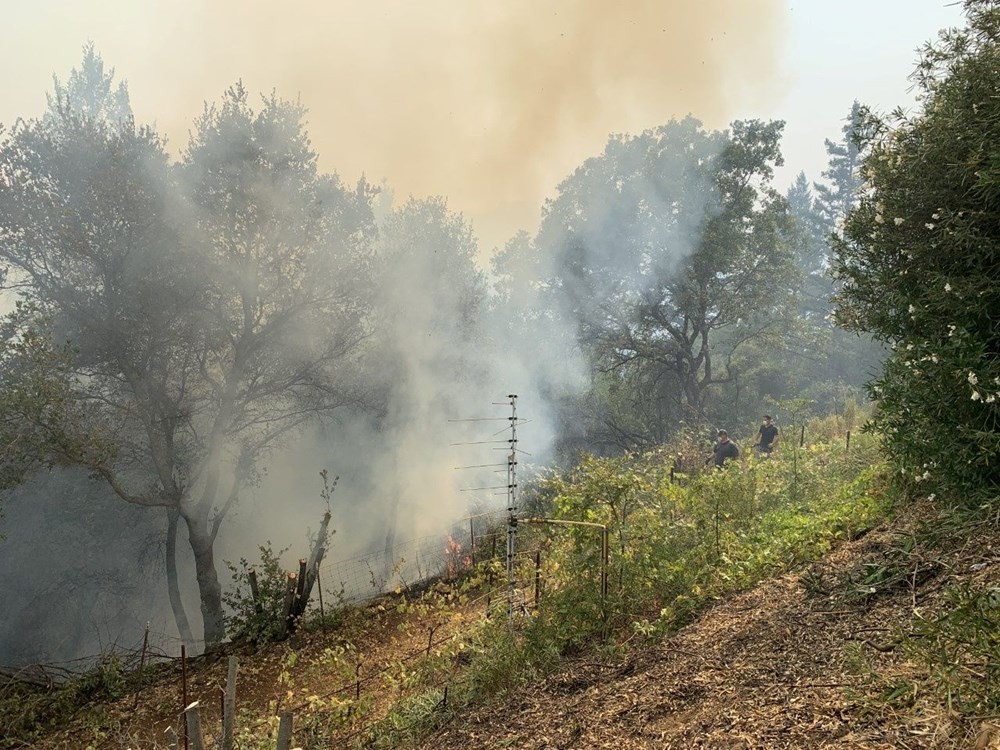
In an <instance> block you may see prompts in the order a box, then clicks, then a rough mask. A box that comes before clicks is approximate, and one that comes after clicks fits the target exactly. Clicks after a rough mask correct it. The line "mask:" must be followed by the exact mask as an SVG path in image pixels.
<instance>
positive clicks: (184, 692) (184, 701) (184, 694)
mask: <svg viewBox="0 0 1000 750" xmlns="http://www.w3.org/2000/svg"><path fill="white" fill-rule="evenodd" d="M187 665H188V662H187V648H186V646H185V645H184V644H183V643H182V644H181V705H182V708H181V717H182V718H183V717H184V712H185V711H187V707H188V679H187V676H188V667H187ZM181 731H183V732H184V750H188V730H187V724H186V721H181Z"/></svg>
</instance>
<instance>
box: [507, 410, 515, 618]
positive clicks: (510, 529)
mask: <svg viewBox="0 0 1000 750" xmlns="http://www.w3.org/2000/svg"><path fill="white" fill-rule="evenodd" d="M508 398H510V454H509V455H508V457H507V584H508V593H507V618H508V619H509V620H513V618H514V585H515V582H514V554H515V550H516V543H517V395H516V394H514V393H511V394H509V395H508Z"/></svg>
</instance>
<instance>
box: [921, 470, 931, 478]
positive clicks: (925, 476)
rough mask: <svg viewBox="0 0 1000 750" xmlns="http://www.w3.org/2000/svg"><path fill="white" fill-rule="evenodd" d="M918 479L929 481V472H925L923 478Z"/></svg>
mask: <svg viewBox="0 0 1000 750" xmlns="http://www.w3.org/2000/svg"><path fill="white" fill-rule="evenodd" d="M920 478H921V479H930V478H931V473H930V472H929V471H925V472H924V473H923V476H921V477H920Z"/></svg>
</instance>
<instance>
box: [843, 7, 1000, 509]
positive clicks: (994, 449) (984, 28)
mask: <svg viewBox="0 0 1000 750" xmlns="http://www.w3.org/2000/svg"><path fill="white" fill-rule="evenodd" d="M965 10H966V14H967V16H968V26H967V28H965V29H961V30H951V31H948V32H942V34H941V35H940V38H939V39H938V41H937V42H936V43H933V44H929V45H927V46H926V48H925V49H924V50H923V52H922V55H921V60H920V63H919V65H918V67H917V71H916V74H915V76H914V79H915V82H916V85H917V87H918V88H919V89H920V92H921V95H922V102H923V105H922V109H921V110H920V111H919V112H917V113H915V114H913V115H912V116H906V115H904V114H903V113H902V112H900V111H897V112H896V113H894V114H892V115H891V116H889V117H886V118H880V117H876V116H874V115H871V114H869V115H867V117H866V125H867V126H868V128H869V129H870V137H869V139H868V141H867V143H866V149H865V154H864V161H863V166H862V177H863V178H864V181H865V186H866V187H865V192H864V193H863V195H862V198H861V200H860V202H859V204H858V205H857V206H856V207H855V208H854V210H853V211H852V212H851V214H850V216H849V218H848V220H847V223H846V227H845V236H844V238H843V240H842V241H840V242H839V243H838V244H837V249H836V271H837V273H838V274H839V276H840V278H841V280H842V283H843V287H842V289H841V291H840V294H839V307H838V310H837V316H838V319H839V320H840V321H841V322H842V323H843V324H844V325H846V326H848V327H850V328H852V329H853V330H860V331H869V332H871V333H873V334H874V335H875V336H876V337H877V338H878V339H880V340H882V341H884V342H886V343H888V344H890V345H891V346H892V349H893V351H892V353H891V355H890V356H889V358H888V359H887V361H886V363H885V369H884V371H883V373H882V374H881V376H880V377H878V378H877V379H876V380H875V381H874V382H873V383H872V384H871V387H870V391H871V395H872V397H873V398H874V399H877V402H878V408H877V411H876V416H875V419H874V425H875V427H876V428H877V429H879V430H880V431H881V433H882V435H883V440H884V443H885V447H886V450H887V451H888V453H889V454H890V455H891V456H893V457H894V458H895V459H896V461H897V462H898V465H899V467H900V469H901V470H902V471H903V472H904V474H905V475H906V476H907V477H908V478H910V479H911V480H913V481H917V482H926V483H927V484H926V485H924V486H929V487H935V488H938V489H939V490H946V491H948V492H949V493H950V494H952V495H953V496H954V497H955V498H960V499H961V500H963V501H965V502H969V503H973V504H976V503H979V502H989V503H994V502H995V496H996V487H997V485H998V484H1000V468H998V466H1000V464H998V462H997V457H998V455H1000V431H998V429H997V426H998V417H1000V412H998V403H1000V333H998V329H997V326H996V314H995V311H996V310H997V309H1000V287H998V286H997V284H996V279H997V278H998V276H1000V226H998V224H997V220H996V217H997V206H998V205H1000V179H998V171H997V166H996V165H997V164H998V163H1000V145H998V144H1000V100H998V99H997V97H996V91H997V89H998V87H1000V3H997V2H996V0H967V2H966V3H965Z"/></svg>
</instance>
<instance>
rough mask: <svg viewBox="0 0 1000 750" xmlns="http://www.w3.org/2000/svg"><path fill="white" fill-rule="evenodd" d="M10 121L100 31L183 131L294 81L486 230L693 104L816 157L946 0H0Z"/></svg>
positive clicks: (942, 20)
mask: <svg viewBox="0 0 1000 750" xmlns="http://www.w3.org/2000/svg"><path fill="white" fill-rule="evenodd" d="M0 4H2V5H3V18H4V31H5V33H4V44H3V45H2V46H0V123H4V124H8V125H9V124H10V123H11V122H12V121H13V120H15V119H16V118H17V117H30V116H34V115H37V114H39V113H40V112H41V110H42V108H43V107H44V104H45V92H46V91H49V90H51V86H52V79H51V76H52V74H53V73H56V74H58V75H59V76H60V77H62V78H65V77H66V75H67V74H68V72H69V70H70V69H71V68H72V67H73V66H74V65H77V64H78V62H79V59H80V54H81V47H82V45H83V44H84V43H85V42H86V41H88V40H92V41H93V42H94V43H95V44H96V46H97V49H98V51H99V52H100V53H101V54H102V56H103V57H104V60H105V62H106V63H107V64H108V65H110V66H114V67H115V68H116V70H117V73H118V75H119V76H120V77H124V78H125V79H127V80H128V83H129V88H130V93H131V97H132V103H133V108H134V109H135V111H136V114H137V116H138V118H139V119H140V120H142V121H147V122H148V121H153V120H155V121H156V123H157V125H158V127H159V128H160V130H161V131H162V132H164V133H166V134H167V136H168V138H169V141H170V145H171V148H172V149H174V150H175V151H176V150H179V149H180V148H182V147H183V145H184V143H185V141H186V139H187V130H188V127H189V123H190V122H191V120H192V119H193V117H194V116H195V115H197V114H198V112H199V111H200V109H201V107H202V104H203V102H204V101H206V100H208V101H212V100H216V99H218V97H219V95H220V93H221V92H222V91H223V90H224V89H225V88H226V87H227V86H228V85H230V84H232V83H233V82H235V81H236V80H237V79H241V78H242V79H243V81H244V82H245V83H246V85H247V86H248V87H249V88H250V89H251V90H253V91H271V90H272V89H275V90H277V92H278V94H279V95H281V96H284V97H287V98H297V97H298V98H301V101H302V102H303V104H305V105H306V107H308V109H309V111H310V114H309V116H308V120H309V130H310V133H311V136H312V140H313V142H314V145H315V146H316V148H317V150H318V151H319V153H320V157H321V165H322V166H323V168H324V169H327V170H335V171H337V172H339V173H340V174H341V175H342V176H343V177H344V178H346V179H348V180H352V181H353V180H354V179H356V178H357V177H358V176H359V175H360V174H361V173H362V172H364V173H366V174H367V175H368V177H369V179H371V180H373V181H376V182H378V181H381V180H382V179H386V180H387V181H388V182H389V184H390V185H392V186H393V187H394V188H395V190H396V193H397V196H400V197H402V196H405V195H406V194H408V193H413V194H415V195H418V196H419V195H428V194H440V195H447V196H448V198H449V202H450V205H451V206H452V207H453V208H455V209H457V210H460V211H463V212H464V213H465V214H466V215H467V216H469V217H470V218H471V219H472V220H473V221H474V222H475V225H476V229H477V232H478V233H479V235H480V236H481V238H482V239H483V241H484V242H485V243H486V244H488V245H493V244H497V243H501V242H502V241H503V240H504V239H505V238H506V237H507V236H509V235H510V234H511V233H512V232H513V231H514V230H515V229H517V228H519V227H525V228H529V229H532V228H534V224H535V222H536V221H537V217H538V212H539V208H540V205H541V201H542V200H543V198H544V197H545V196H546V195H550V194H551V193H552V190H553V188H554V186H555V185H556V184H557V183H558V182H559V180H560V179H562V178H563V177H564V176H566V175H567V174H568V173H569V172H570V171H571V170H572V169H573V168H574V167H575V166H576V165H578V164H579V163H580V162H581V161H582V160H583V159H584V158H586V157H587V156H589V155H592V154H595V153H598V152H599V151H600V150H601V149H602V147H603V145H604V142H605V140H606V138H607V135H608V134H609V133H610V132H637V131H640V130H642V129H643V128H646V127H651V126H654V125H656V124H659V123H662V122H664V121H666V120H667V119H669V118H670V117H671V116H683V115H685V114H687V113H688V112H691V113H693V114H694V115H696V116H697V117H699V118H701V119H702V120H704V121H705V122H706V124H708V125H710V126H712V127H721V126H724V125H725V124H727V123H728V122H729V121H731V120H732V119H736V118H740V117H749V116H754V117H778V118H782V119H785V120H786V121H787V123H788V125H787V130H786V140H785V143H784V150H785V155H786V160H787V161H788V163H789V166H788V167H786V169H785V170H783V171H782V172H781V173H780V178H781V180H782V182H784V183H787V182H788V181H790V179H791V178H792V176H793V175H794V173H795V172H797V171H798V170H800V169H804V170H805V171H806V172H807V174H809V176H810V177H813V178H816V177H818V176H819V172H820V170H821V169H822V168H823V166H824V163H825V153H824V150H823V139H824V138H825V137H837V136H838V135H839V128H840V127H841V124H842V123H841V120H842V118H843V117H844V116H845V115H846V113H847V111H848V110H849V108H850V104H851V102H852V100H853V99H854V98H858V99H859V100H861V101H862V102H864V103H868V104H872V105H875V106H877V107H880V108H884V109H888V108H891V107H894V106H896V105H898V104H906V103H907V102H909V101H911V100H912V99H911V96H910V95H909V94H908V93H907V88H908V85H909V84H908V82H907V80H906V79H907V76H908V74H909V73H910V71H911V70H912V67H913V62H914V59H915V55H914V49H915V48H916V47H917V46H918V45H920V44H921V43H922V42H923V41H925V40H927V39H928V38H930V37H931V36H933V35H934V34H935V33H936V31H937V29H938V28H940V27H942V26H945V25H954V24H957V23H959V22H960V20H961V16H960V12H959V8H958V7H956V6H955V4H954V3H953V2H951V0H948V4H946V1H945V0H866V1H865V2H862V1H861V0H798V1H796V2H789V1H788V0H617V1H616V2H614V3H612V2H610V0H542V1H541V2H539V0H504V2H499V3H489V4H488V3H485V2H470V1H469V0H465V1H464V2H459V0H419V2H414V1H413V0H367V1H366V2H361V0H350V1H348V0H296V1H295V2H290V3H277V2H273V0H170V1H169V2H168V1H166V0H143V1H142V2H136V1H135V0H133V1H132V2H126V1H125V0H87V1H86V2H85V1H83V0H32V2H24V1H23V0H0Z"/></svg>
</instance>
